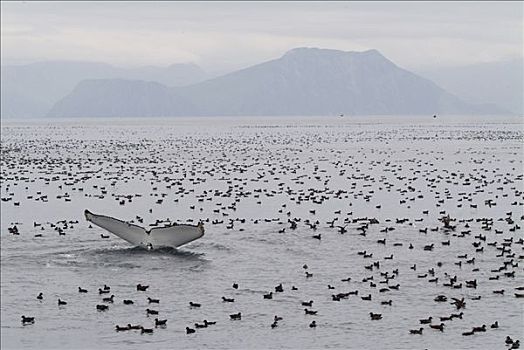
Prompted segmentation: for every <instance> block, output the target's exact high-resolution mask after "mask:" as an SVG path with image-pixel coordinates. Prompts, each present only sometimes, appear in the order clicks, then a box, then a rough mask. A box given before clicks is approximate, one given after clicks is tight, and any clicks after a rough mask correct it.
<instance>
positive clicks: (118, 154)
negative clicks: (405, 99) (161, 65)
mask: <svg viewBox="0 0 524 350" xmlns="http://www.w3.org/2000/svg"><path fill="white" fill-rule="evenodd" d="M1 131H2V134H1V137H2V139H1V144H2V160H1V166H2V169H1V197H2V202H1V235H0V237H1V346H2V348H3V349H11V348H24V349H29V348H38V349H73V348H82V349H100V348H103V349H124V348H126V349H127V348H130V347H132V348H135V347H144V346H147V347H148V348H191V349H192V348H224V349H230V348H238V349H247V348H296V349H304V348H355V349H361V348H366V349H378V348H384V349H386V348H387V349H391V348H416V349H419V348H431V349H466V348H467V349H472V348H475V349H495V348H497V349H503V348H506V347H507V346H506V345H505V344H504V340H505V338H506V336H508V335H509V336H510V337H512V338H513V339H520V340H521V341H522V340H524V339H523V334H522V329H523V325H524V321H523V303H522V300H524V299H520V298H516V297H515V293H518V292H519V291H517V290H516V289H515V288H516V287H519V286H522V285H524V281H523V274H522V271H523V269H522V266H523V265H522V254H523V252H522V247H523V245H522V242H521V241H520V242H519V239H521V238H522V232H523V230H522V227H523V225H524V222H523V217H522V215H523V214H524V212H523V198H522V191H523V175H522V174H523V164H522V154H523V143H522V141H523V138H524V132H523V124H522V119H519V118H506V119H500V118H487V117H486V118H472V117H453V118H451V117H449V118H442V117H439V118H437V119H433V118H427V117H419V118H417V117H413V118H411V117H410V118H408V117H405V118H391V117H389V118H388V117H375V118H372V117H369V118H364V117H360V118H357V117H353V118H350V117H346V118H197V119H154V120H145V119H125V120H94V119H92V120H40V121H27V122H15V121H3V122H2V128H1ZM339 191H342V192H339ZM42 196H47V197H42ZM128 196H129V197H128ZM159 199H162V202H161V203H157V201H158V200H159ZM490 199H491V200H492V201H493V202H495V203H496V205H494V206H488V205H486V202H485V201H486V200H490ZM121 201H123V202H122V204H121ZM193 206H194V208H193ZM84 209H89V210H91V211H92V212H95V213H100V214H106V215H111V216H113V217H117V218H121V219H123V220H127V221H132V220H136V216H140V217H142V218H143V219H144V220H143V221H144V224H143V225H147V224H149V223H154V222H155V220H157V219H167V218H169V219H170V220H171V221H177V222H187V223H193V224H196V223H197V222H198V221H199V220H202V221H204V223H205V228H206V233H205V235H204V237H202V238H201V239H200V240H197V241H195V242H193V243H190V244H188V245H186V246H184V247H181V248H179V249H178V250H170V249H163V250H159V251H152V252H147V251H144V250H141V249H138V248H134V247H132V246H130V245H129V244H128V243H126V242H125V241H122V240H120V239H119V238H117V237H115V236H112V235H111V237H110V238H109V239H103V238H101V234H102V233H104V234H106V232H104V231H103V230H102V229H99V228H97V227H96V226H93V227H89V223H87V222H86V221H85V219H84V218H83V211H84ZM150 209H151V212H150ZM426 210H427V211H428V212H427V214H425V213H424V211H426ZM312 211H314V212H312ZM338 211H340V213H338ZM288 212H289V214H288ZM509 212H511V214H510V215H508V213H509ZM445 214H449V215H450V217H451V218H453V219H455V221H454V222H453V224H455V225H456V226H457V228H456V230H455V231H451V232H446V231H445V230H443V224H442V223H441V222H440V221H439V218H441V217H442V216H444V215H445ZM364 217H367V218H376V219H377V220H378V222H379V223H378V224H370V225H369V228H368V229H367V231H366V235H365V236H363V235H360V233H361V232H362V231H359V230H358V227H359V226H361V223H363V222H364V221H354V219H357V218H364ZM508 217H509V218H511V220H512V221H511V222H512V223H510V222H508V220H506V219H507V218H508ZM294 218H296V219H300V221H299V222H297V229H296V230H292V229H290V224H289V223H288V220H289V219H294ZM397 218H406V219H408V220H407V221H405V222H403V223H396V219H397ZM479 218H493V224H492V225H490V230H487V229H483V228H482V223H481V222H478V221H477V219H479ZM307 219H309V220H310V221H311V222H315V221H317V220H318V221H319V224H318V225H317V229H316V230H314V229H312V228H310V226H308V225H307V224H306V223H305V220H307ZM333 219H336V222H335V225H341V226H344V225H347V227H346V228H347V232H346V233H344V234H340V233H338V232H337V229H336V228H330V227H329V224H328V223H327V222H328V221H331V220H333ZM61 220H66V222H68V223H67V226H66V225H64V223H63V222H62V223H58V222H59V221H61ZM231 220H233V221H231ZM77 221H78V223H76V222H77ZM217 221H218V223H217ZM35 222H36V223H37V225H38V224H39V223H40V224H41V226H36V227H35V225H34V223H35ZM135 222H136V221H135ZM213 222H214V223H213ZM230 222H233V227H232V228H231V226H230ZM15 224H16V226H17V227H18V229H19V232H20V234H19V235H13V234H12V233H9V231H8V229H9V228H10V227H12V226H13V225H15ZM467 225H469V226H470V227H469V228H468V227H467ZM53 226H54V227H53ZM515 226H518V227H515ZM56 227H62V230H63V232H64V233H65V235H59V234H58V232H57V230H55V228H56ZM386 227H392V228H394V230H390V231H387V232H383V229H384V228H386ZM284 228H285V230H284V232H283V233H282V232H279V231H280V230H282V229H284ZM424 228H429V229H428V230H427V233H423V232H420V230H421V229H424ZM431 228H435V229H436V231H431V230H430V229H431ZM467 231H470V232H467ZM500 231H502V232H501V233H499V232H500ZM464 232H466V233H464ZM36 234H42V237H35V235H36ZM317 234H321V240H318V239H315V238H313V237H312V236H313V235H317ZM479 234H480V235H481V237H482V236H485V237H486V240H485V241H483V240H481V239H479V238H478V235H479ZM475 236H477V238H476V237H475ZM383 238H386V244H385V245H384V244H379V243H377V240H379V239H383ZM510 239H513V241H509V240H510ZM448 240H449V245H443V244H442V243H441V242H446V241H448ZM505 240H506V241H505ZM475 242H479V243H478V244H479V245H478V247H477V248H481V247H484V251H483V252H477V251H476V249H477V248H476V247H474V246H473V245H472V244H473V243H475ZM494 242H496V244H494V245H488V243H494ZM504 242H506V243H507V244H506V245H507V246H508V249H509V250H508V251H505V252H504V254H502V255H501V254H500V253H501V250H499V249H498V248H501V247H502V243H504ZM395 243H397V244H395ZM398 243H402V245H399V244H398ZM410 244H412V245H413V249H409V248H408V246H409V245H410ZM428 244H434V249H433V250H432V251H427V250H424V249H423V248H424V246H425V245H428ZM364 250H365V251H367V253H372V254H373V256H372V258H363V256H362V255H359V254H358V252H360V251H364ZM391 254H393V259H384V258H385V257H387V256H390V255H391ZM462 254H467V258H459V257H458V256H459V255H462ZM473 257H474V258H475V260H474V263H467V262H466V261H467V260H469V259H471V258H473ZM374 262H379V263H380V268H376V267H375V268H372V269H370V266H369V265H372V264H373V263H374ZM438 262H440V263H441V265H440V266H439V265H437V263H438ZM458 262H461V263H462V265H461V266H458V265H457V264H456V263H458ZM504 262H506V264H507V265H506V270H502V271H500V272H499V271H495V272H493V270H498V269H499V268H500V267H501V266H504ZM304 264H307V265H308V269H307V271H308V272H310V273H313V277H310V278H306V276H305V271H306V270H305V269H304V268H303V265H304ZM414 264H416V271H415V270H413V269H411V268H410V267H412V266H413V265H414ZM366 266H367V267H368V268H366ZM395 269H398V275H395V278H393V279H390V280H389V281H388V283H381V282H385V278H384V275H381V273H386V272H388V275H389V276H391V275H394V272H393V271H394V270H395ZM430 269H433V271H434V276H431V275H427V276H423V275H424V274H427V273H428V270H430ZM511 271H514V272H515V276H514V277H508V276H506V275H505V274H504V273H505V272H511ZM448 276H457V282H456V284H455V285H459V284H461V287H462V288H451V287H449V286H444V284H445V283H449V277H448ZM496 276H499V279H498V280H490V279H489V277H496ZM348 277H351V281H350V282H342V281H341V280H342V279H345V278H348ZM370 277H373V280H367V281H365V282H363V280H365V279H366V278H370ZM431 278H438V281H437V282H436V283H434V282H429V280H430V279H431ZM473 279H476V280H477V282H478V285H477V288H466V284H465V281H466V280H473ZM234 282H236V283H238V285H239V288H238V289H233V288H232V284H233V283H234ZM370 282H375V283H376V287H373V286H371V285H370ZM138 283H141V284H145V285H149V286H150V287H149V289H148V290H147V291H146V292H140V291H137V290H136V285H137V284H138ZM280 283H282V285H283V287H284V292H283V293H275V291H274V287H275V286H277V285H278V284H280ZM104 284H107V285H109V286H110V287H111V293H110V294H114V295H115V302H114V304H108V305H109V310H108V311H105V312H99V311H97V310H96V308H95V305H97V304H102V300H101V299H102V297H106V296H108V295H103V296H100V295H99V294H98V292H97V290H98V288H100V287H102V286H103V285H104ZM328 284H330V285H332V286H334V287H335V289H331V290H330V289H328V287H327V285H328ZM396 284H399V289H398V290H394V289H389V290H388V291H385V292H380V289H381V288H385V287H387V286H388V285H389V286H391V285H393V286H394V285H396ZM79 286H81V287H83V288H86V289H88V293H87V294H80V293H78V287H79ZM292 286H295V287H296V288H297V289H298V290H292V288H291V287H292ZM501 289H504V294H502V295H501V294H495V293H493V291H494V290H501ZM355 290H358V295H350V296H349V297H348V298H347V299H342V300H340V301H338V302H337V301H333V300H332V297H331V295H332V294H336V293H342V292H349V291H355ZM270 291H273V292H274V293H273V299H272V300H266V299H264V298H263V295H264V294H265V293H268V292H270ZM39 292H43V295H44V299H43V300H42V301H39V300H37V299H36V296H37V294H38V293H39ZM520 293H523V291H520ZM368 294H370V295H371V296H372V300H371V301H365V300H362V299H361V296H367V295H368ZM437 295H445V296H447V298H448V301H447V302H443V303H439V302H435V301H434V298H435V297H436V296H437ZM147 296H149V297H152V298H159V299H160V304H158V305H157V304H148V303H147V300H146V297H147ZM222 296H225V297H228V298H234V299H235V302H233V303H224V302H222V299H221V298H222ZM478 296H481V299H480V300H474V298H473V297H478ZM462 297H464V298H465V301H466V307H465V308H463V309H460V310H457V309H456V307H455V306H454V305H451V303H450V302H451V301H452V299H451V298H462ZM58 298H60V299H62V300H65V301H67V303H68V304H67V305H65V306H61V307H59V306H58V305H57V299H58ZM123 299H132V300H133V301H134V302H135V303H134V304H133V305H124V304H123V303H122V300H123ZM308 300H313V301H314V303H313V306H312V307H310V308H309V309H312V310H317V311H318V314H317V315H315V316H312V315H305V313H304V311H303V309H304V308H305V307H304V306H302V305H301V301H308ZM386 300H392V305H382V304H381V301H386ZM190 301H192V302H197V303H201V304H202V307H200V308H190V307H189V302H190ZM146 308H151V309H155V310H158V311H159V312H160V313H159V315H158V316H157V317H158V318H159V319H167V320H168V321H167V327H166V328H156V329H154V332H153V334H141V333H140V332H139V331H124V332H115V325H117V324H118V325H126V324H128V323H131V324H141V325H142V326H144V327H147V328H149V327H153V328H154V318H155V316H149V317H148V316H146V311H145V309H146ZM237 312H241V313H242V320H239V321H232V320H230V318H229V315H230V314H233V313H237ZM370 312H373V313H381V314H382V319H381V320H371V319H370V316H369V313H370ZM459 312H463V318H462V319H458V318H455V319H453V320H451V321H445V322H444V323H445V328H444V331H443V332H440V331H438V330H435V329H431V328H430V327H428V325H421V324H420V323H419V319H423V318H427V317H429V316H432V317H433V324H440V320H439V317H444V316H449V315H451V314H452V313H459ZM21 315H25V316H34V317H35V323H34V324H28V325H22V323H21ZM274 315H278V316H281V317H283V320H282V321H279V322H278V327H276V328H274V329H272V328H271V327H270V325H271V323H272V322H273V317H274ZM204 319H207V320H210V321H216V325H212V326H209V327H208V328H204V329H197V330H196V332H195V333H194V334H189V335H187V334H186V332H185V327H187V326H189V327H191V328H194V327H193V324H194V323H195V322H199V323H201V322H202V321H203V320H204ZM313 320H315V321H316V323H317V325H318V326H317V327H316V328H310V327H309V324H310V323H311V321H313ZM495 321H498V322H499V324H500V327H499V328H498V329H491V328H490V325H491V324H492V323H493V322H495ZM483 324H486V325H487V331H486V332H480V333H475V334H474V335H472V336H463V335H462V333H463V332H466V331H469V330H471V328H472V327H475V326H477V327H478V326H482V325H483ZM419 327H423V328H424V330H423V334H422V335H413V334H410V333H409V330H410V329H418V328H419Z"/></svg>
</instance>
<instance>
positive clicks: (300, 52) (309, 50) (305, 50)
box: [284, 47, 385, 58]
mask: <svg viewBox="0 0 524 350" xmlns="http://www.w3.org/2000/svg"><path fill="white" fill-rule="evenodd" d="M306 55H309V56H312V55H315V56H322V57H325V56H329V55H332V56H340V55H344V56H347V55H362V56H368V57H369V56H377V57H383V58H385V57H384V55H382V54H381V53H380V52H379V51H378V50H377V49H370V50H366V51H342V50H336V49H322V48H318V47H296V48H294V49H291V50H289V51H287V52H286V53H285V54H284V57H285V56H288V57H289V56H306Z"/></svg>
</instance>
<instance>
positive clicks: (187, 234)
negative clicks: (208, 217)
mask: <svg viewBox="0 0 524 350" xmlns="http://www.w3.org/2000/svg"><path fill="white" fill-rule="evenodd" d="M84 215H85V217H86V220H87V221H89V222H92V223H93V224H95V225H97V226H99V227H101V228H103V229H105V230H107V231H109V232H111V233H112V234H114V235H116V236H118V237H120V238H122V239H123V240H126V241H128V242H129V243H131V244H133V245H135V246H140V247H143V248H146V249H157V248H161V247H172V248H177V247H180V246H182V245H184V244H186V243H189V242H191V241H194V240H195V239H198V238H200V237H202V236H203V235H204V224H203V223H201V222H200V223H199V224H198V225H187V224H173V225H170V226H166V227H154V228H151V229H150V230H146V229H145V228H143V227H140V226H138V225H135V224H131V223H128V222H125V221H122V220H119V219H115V218H112V217H110V216H105V215H98V214H94V213H91V212H90V211H89V210H87V209H86V210H85V211H84Z"/></svg>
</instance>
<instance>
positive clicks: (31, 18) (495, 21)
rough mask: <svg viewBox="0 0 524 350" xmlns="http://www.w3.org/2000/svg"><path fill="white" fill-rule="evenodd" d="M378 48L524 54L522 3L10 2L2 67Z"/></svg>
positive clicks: (419, 57) (241, 59)
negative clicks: (301, 49) (42, 62)
mask: <svg viewBox="0 0 524 350" xmlns="http://www.w3.org/2000/svg"><path fill="white" fill-rule="evenodd" d="M302 46H308V47H321V48H333V49H340V50H346V51H361V50H366V49H371V48H375V49H378V50H379V51H380V52H382V53H383V54H384V55H385V56H386V57H388V58H389V59H391V60H393V61H394V62H395V63H397V64H398V65H400V66H403V67H405V68H410V69H424V68H430V67H434V66H453V65H462V64H470V63H478V62H490V61H498V60H504V59H508V58H516V57H522V54H523V53H522V51H523V3H522V2H519V1H516V2H415V3H409V2H396V3H391V2H331V3H326V2H286V3H282V2H157V3H155V2H120V1H118V2H76V1H69V2H32V1H28V2H4V1H2V2H1V58H2V64H13V63H14V64H19V63H28V62H34V61H40V60H57V59H60V60H82V61H98V62H107V63H112V64H115V65H121V66H138V65H169V64H172V63H181V62H194V63H196V64H198V65H200V66H201V67H203V68H204V69H205V70H208V71H227V70H233V69H237V68H244V67H247V66H249V65H252V64H256V63H260V62H262V61H265V60H269V59H273V58H277V57H279V56H281V55H282V54H283V53H285V52H286V51H287V50H289V49H291V48H294V47H302Z"/></svg>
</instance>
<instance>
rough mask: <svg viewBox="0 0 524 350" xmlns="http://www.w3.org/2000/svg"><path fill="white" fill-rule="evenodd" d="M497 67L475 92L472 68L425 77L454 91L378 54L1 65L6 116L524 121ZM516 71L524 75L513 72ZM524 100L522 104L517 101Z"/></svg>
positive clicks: (302, 51)
mask: <svg viewBox="0 0 524 350" xmlns="http://www.w3.org/2000/svg"><path fill="white" fill-rule="evenodd" d="M491 68H492V69H485V71H483V70H482V67H477V68H476V71H475V79H470V80H469V81H474V83H472V84H470V86H469V89H468V87H467V86H468V85H467V83H464V82H463V83H462V84H456V83H455V84H454V83H453V81H456V80H457V79H455V77H457V76H460V72H465V73H463V74H468V73H471V72H468V70H467V69H464V70H461V71H459V72H450V73H447V74H445V73H446V72H444V73H442V74H439V73H438V71H432V72H429V73H428V74H426V73H423V74H425V75H426V76H432V77H433V79H434V80H435V81H437V82H438V84H439V85H440V86H443V87H445V88H447V90H449V92H448V91H446V90H444V89H443V88H441V87H440V86H438V85H436V84H435V83H434V82H432V81H430V80H428V79H425V78H422V77H421V76H419V75H416V74H414V73H411V72H409V71H407V70H405V69H402V68H400V67H398V66H396V65H395V64H394V63H393V62H391V61H390V60H388V59H387V58H385V57H384V56H383V55H382V54H380V53H379V52H378V51H377V50H369V51H364V52H344V51H338V50H329V49H314V48H297V49H293V50H290V51H288V52H287V53H286V54H285V55H283V56H282V57H280V58H278V59H275V60H271V61H267V62H264V63H261V64H258V65H255V66H252V67H249V68H246V69H242V70H238V71H235V72H232V73H229V74H226V75H223V76H220V77H216V78H211V77H210V76H209V75H208V74H206V73H205V72H204V71H203V70H202V69H200V68H199V67H198V66H196V65H194V64H176V65H172V66H169V67H167V68H160V67H143V68H136V69H122V68H117V67H114V66H111V65H107V64H100V63H88V62H84V63H79V62H41V63H35V64H31V65H24V66H4V67H2V72H1V84H2V85H1V87H2V89H1V99H2V103H1V116H2V118H21V117H33V118H38V117H43V116H47V117H140V116H141V117H163V116H212V115H224V116H242V115H246V116H248V115H254V116H257V115H258V116H264V115H266V116H270V115H338V114H346V115H414V114H430V115H432V114H508V113H510V112H512V113H519V114H522V98H521V96H522V84H521V83H520V85H519V84H518V83H516V82H515V79H514V77H515V76H516V74H513V75H511V74H506V75H501V74H499V75H497V74H496V73H494V71H496V69H494V68H493V67H491ZM512 69H518V68H509V69H506V71H507V72H509V71H511V70H512ZM520 69H521V71H522V62H520ZM500 70H501V68H499V71H500ZM502 71H503V69H502ZM490 74H491V78H492V80H491V81H485V82H484V84H482V76H483V75H485V76H486V77H489V76H490ZM493 75H496V77H500V78H502V79H505V80H504V81H500V79H499V83H500V84H499V85H503V86H507V87H508V88H507V89H506V90H503V92H504V93H500V92H499V93H496V92H495V91H493V93H492V96H493V98H492V99H490V98H489V97H490V96H491V95H490V94H489V86H493V85H494V81H493V79H494V80H497V79H496V77H494V76H493ZM461 78H462V79H461V80H462V81H468V79H466V78H465V77H464V75H462V77H461ZM475 85H480V86H482V87H483V89H480V91H482V94H484V95H482V94H479V95H478V96H476V95H475V93H474V92H475V91H479V86H476V87H475ZM496 85H497V84H495V86H496ZM519 89H520V90H519ZM471 90H472V91H471ZM498 90H501V89H500V86H499V88H498ZM453 93H454V94H453ZM468 93H469V94H468ZM519 93H520V99H519V98H515V97H513V96H517V97H519ZM457 95H459V96H460V97H457ZM519 101H520V104H519ZM492 102H497V105H495V104H493V103H492ZM519 108H520V109H519Z"/></svg>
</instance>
